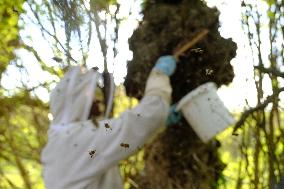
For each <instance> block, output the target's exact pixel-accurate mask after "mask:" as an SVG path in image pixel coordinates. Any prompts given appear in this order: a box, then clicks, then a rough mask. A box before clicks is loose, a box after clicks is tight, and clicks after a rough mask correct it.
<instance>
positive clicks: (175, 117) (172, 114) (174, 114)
mask: <svg viewBox="0 0 284 189" xmlns="http://www.w3.org/2000/svg"><path fill="white" fill-rule="evenodd" d="M180 120H181V113H180V111H177V110H176V104H173V105H171V106H170V111H169V115H168V118H167V122H166V126H167V127H168V126H170V125H174V124H176V123H178V122H179V121H180Z"/></svg>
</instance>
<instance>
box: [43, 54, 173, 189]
mask: <svg viewBox="0 0 284 189" xmlns="http://www.w3.org/2000/svg"><path fill="white" fill-rule="evenodd" d="M175 68H176V60H175V58H174V57H173V56H162V57H160V58H159V59H158V61H157V62H156V64H155V66H154V68H153V69H152V71H151V73H150V75H149V78H148V80H147V83H146V88H145V96H144V97H143V99H142V100H141V101H140V103H139V104H138V105H137V106H136V107H135V108H133V109H132V110H127V111H125V112H124V113H122V114H121V116H120V117H118V118H113V119H107V120H102V121H99V122H98V125H95V124H94V123H93V122H92V121H91V120H88V117H89V113H90V108H91V105H92V102H93V99H94V94H95V93H96V84H97V82H98V78H99V77H98V76H99V73H98V72H97V71H95V70H89V71H85V72H84V71H82V70H81V68H80V67H73V68H71V69H70V70H69V71H68V72H67V73H66V74H65V76H64V77H63V79H62V80H61V81H60V82H59V83H58V85H57V86H56V87H55V89H54V90H53V91H52V93H51V98H50V108H51V113H52V115H53V121H52V123H51V126H50V128H49V130H48V143H47V144H46V146H45V147H44V149H43V151H42V154H41V161H42V164H43V178H44V182H45V186H46V188H47V189H119V188H121V189H122V188H123V183H122V179H121V177H120V175H119V169H118V162H119V161H120V160H122V159H125V158H127V157H128V156H130V155H132V154H134V153H135V152H136V151H137V150H138V149H139V148H140V147H142V146H143V145H144V143H145V142H146V141H147V140H148V139H149V138H151V137H152V136H153V135H154V134H155V133H156V132H157V131H158V130H159V129H161V128H163V127H165V123H166V120H167V117H168V115H169V103H170V101H171V92H172V89H171V86H170V81H169V76H170V75H172V74H173V73H174V71H175Z"/></svg>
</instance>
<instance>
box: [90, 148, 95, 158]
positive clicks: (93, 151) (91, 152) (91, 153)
mask: <svg viewBox="0 0 284 189" xmlns="http://www.w3.org/2000/svg"><path fill="white" fill-rule="evenodd" d="M95 153H96V150H91V151H89V155H90V156H91V158H93V157H94V156H95Z"/></svg>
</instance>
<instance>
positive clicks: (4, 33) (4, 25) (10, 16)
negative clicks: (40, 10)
mask: <svg viewBox="0 0 284 189" xmlns="http://www.w3.org/2000/svg"><path fill="white" fill-rule="evenodd" d="M23 3H24V0H14V1H10V0H2V1H0V80H1V75H2V73H3V72H4V71H5V70H6V68H7V65H8V64H9V62H10V60H12V59H13V58H15V56H14V49H15V47H17V46H19V43H20V42H19V27H18V19H19V14H20V13H21V12H22V11H23V9H22V5H23Z"/></svg>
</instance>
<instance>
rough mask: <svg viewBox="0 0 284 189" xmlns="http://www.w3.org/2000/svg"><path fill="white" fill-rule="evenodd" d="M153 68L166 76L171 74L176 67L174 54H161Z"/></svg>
mask: <svg viewBox="0 0 284 189" xmlns="http://www.w3.org/2000/svg"><path fill="white" fill-rule="evenodd" d="M154 69H156V70H158V71H161V72H163V73H164V74H166V75H167V76H171V75H172V74H173V73H174V72H175V69H176V59H175V57H174V56H171V55H167V56H161V57H160V58H159V59H158V60H157V62H156V65H155V66H154Z"/></svg>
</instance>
